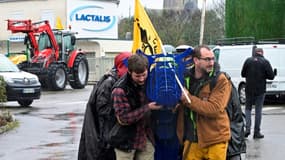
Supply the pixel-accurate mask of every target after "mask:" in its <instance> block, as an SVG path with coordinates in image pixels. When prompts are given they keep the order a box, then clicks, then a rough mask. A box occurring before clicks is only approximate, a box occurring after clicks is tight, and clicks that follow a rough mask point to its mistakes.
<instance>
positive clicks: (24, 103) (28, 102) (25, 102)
mask: <svg viewBox="0 0 285 160" xmlns="http://www.w3.org/2000/svg"><path fill="white" fill-rule="evenodd" d="M18 103H19V104H20V105H21V107H28V106H30V105H31V104H32V103H33V100H32V99H26V100H18Z"/></svg>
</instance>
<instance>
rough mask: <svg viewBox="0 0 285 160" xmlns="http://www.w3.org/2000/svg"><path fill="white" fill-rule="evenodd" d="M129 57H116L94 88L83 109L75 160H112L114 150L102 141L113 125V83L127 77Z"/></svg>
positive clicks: (124, 53) (105, 141) (127, 54)
mask: <svg viewBox="0 0 285 160" xmlns="http://www.w3.org/2000/svg"><path fill="white" fill-rule="evenodd" d="M131 55H132V54H131V53H129V52H122V53H119V54H118V55H117V56H116V57H115V60H114V68H113V69H112V70H111V71H110V72H108V73H106V74H104V75H103V76H102V77H101V79H100V80H99V81H98V82H97V84H95V85H94V88H93V90H92V92H91V95H90V97H89V100H88V103H87V106H86V111H85V116H84V122H83V126H82V132H81V138H80V144H79V151H78V160H116V157H115V152H114V148H113V147H111V146H110V145H109V144H108V143H107V140H106V139H107V137H106V136H107V133H109V131H110V130H111V128H112V127H113V125H114V123H115V121H116V119H115V116H114V110H113V105H112V103H111V91H112V87H113V85H114V84H115V82H116V81H117V80H118V79H119V78H120V77H121V76H123V75H124V74H125V73H127V71H128V68H127V60H128V58H129V57H130V56H131Z"/></svg>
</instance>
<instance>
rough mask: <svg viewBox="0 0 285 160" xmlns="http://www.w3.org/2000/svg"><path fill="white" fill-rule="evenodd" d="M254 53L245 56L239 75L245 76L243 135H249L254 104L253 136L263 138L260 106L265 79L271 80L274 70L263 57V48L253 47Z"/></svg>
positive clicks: (261, 105) (262, 99)
mask: <svg viewBox="0 0 285 160" xmlns="http://www.w3.org/2000/svg"><path fill="white" fill-rule="evenodd" d="M254 53H255V54H254V55H253V56H252V57H250V58H247V59H246V61H245V62H244V64H243V67H242V71H241V76H242V77H245V78H246V87H245V93H246V104H245V105H246V106H245V116H246V131H245V137H248V136H249V135H250V127H251V109H252V105H255V124H254V135H253V138H254V139H256V138H264V135H263V134H261V132H260V124H261V115H262V107H263V102H264V96H265V92H266V79H270V80H273V79H274V76H275V75H274V72H273V69H272V66H271V64H270V62H269V61H268V60H267V59H265V58H264V56H263V49H262V48H255V52H254Z"/></svg>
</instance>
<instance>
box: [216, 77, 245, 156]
mask: <svg viewBox="0 0 285 160" xmlns="http://www.w3.org/2000/svg"><path fill="white" fill-rule="evenodd" d="M222 73H223V74H224V75H225V76H226V77H227V79H228V80H229V81H230V82H231V86H232V91H231V97H230V99H229V102H228V105H227V107H226V110H227V113H228V116H229V120H230V128H231V139H230V141H229V145H228V150H227V157H230V156H234V155H238V154H241V153H245V152H246V143H245V137H244V132H245V120H244V117H245V116H244V113H243V112H242V108H241V104H240V100H239V94H238V91H237V89H236V87H235V86H234V84H233V82H232V81H231V77H230V76H229V75H228V74H227V73H226V72H217V73H216V75H215V76H214V77H212V79H211V80H210V90H212V89H213V88H214V87H215V85H216V83H217V79H218V77H219V75H220V74H222Z"/></svg>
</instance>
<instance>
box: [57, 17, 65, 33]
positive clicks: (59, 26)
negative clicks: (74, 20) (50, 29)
mask: <svg viewBox="0 0 285 160" xmlns="http://www.w3.org/2000/svg"><path fill="white" fill-rule="evenodd" d="M55 29H60V30H62V29H64V27H63V25H62V23H61V19H60V17H56V24H55Z"/></svg>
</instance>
